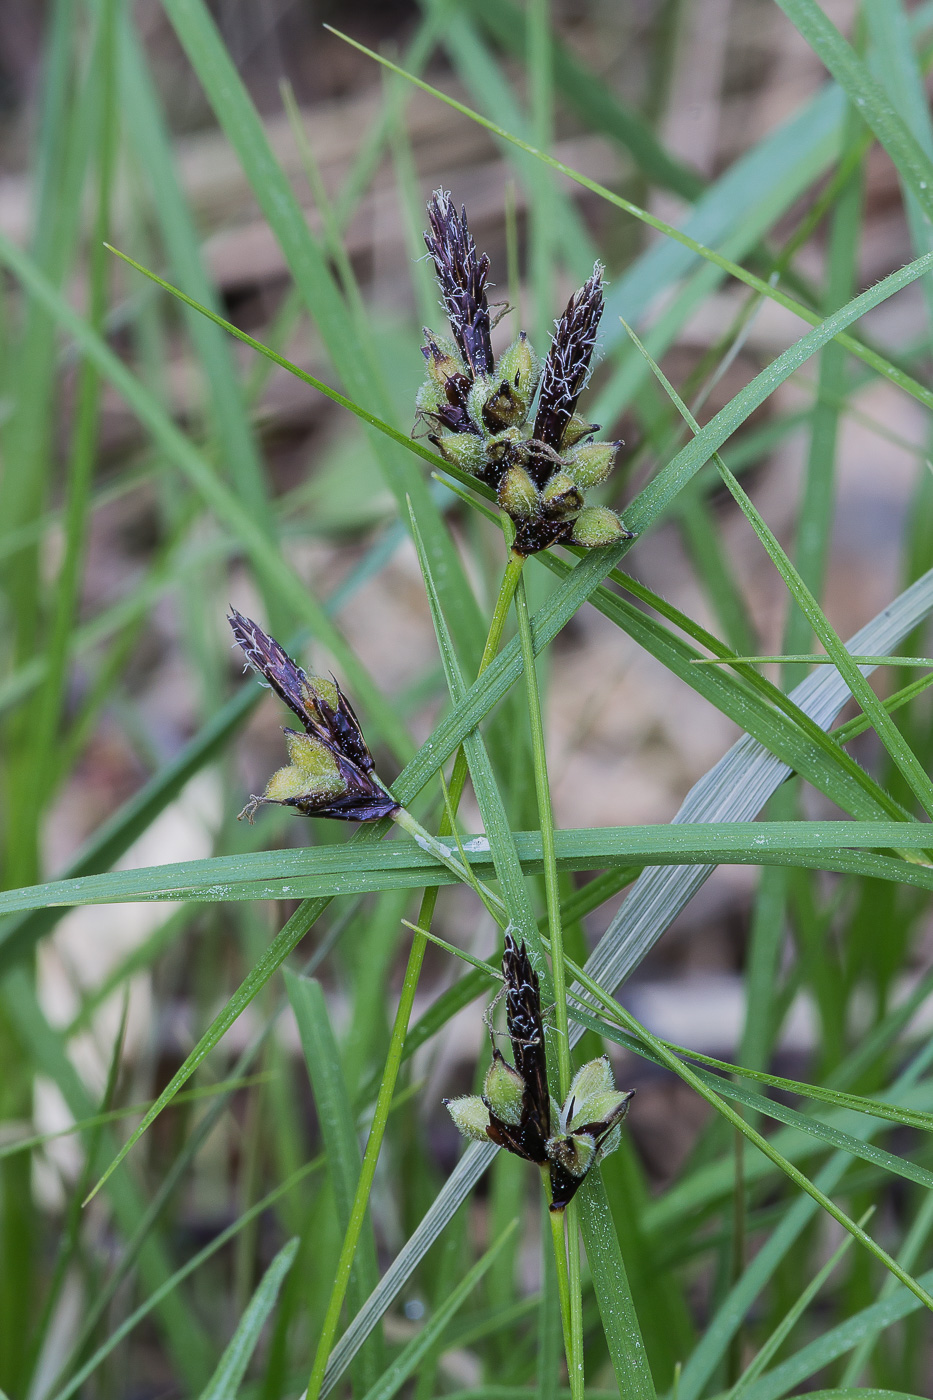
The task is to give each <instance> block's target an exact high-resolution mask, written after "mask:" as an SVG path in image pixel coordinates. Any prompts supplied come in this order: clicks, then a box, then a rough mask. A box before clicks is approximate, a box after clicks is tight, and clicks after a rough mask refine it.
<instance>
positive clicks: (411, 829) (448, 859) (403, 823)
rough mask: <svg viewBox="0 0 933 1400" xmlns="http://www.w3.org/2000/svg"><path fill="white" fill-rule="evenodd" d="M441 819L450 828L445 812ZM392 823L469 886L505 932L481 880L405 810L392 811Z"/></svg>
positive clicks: (497, 904)
mask: <svg viewBox="0 0 933 1400" xmlns="http://www.w3.org/2000/svg"><path fill="white" fill-rule="evenodd" d="M461 791H462V789H461ZM452 802H453V800H452V798H451V799H450V803H449V805H450V806H451V808H452ZM444 815H445V821H444V825H445V826H448V827H452V825H453V824H452V822H451V821H450V818H449V816H448V815H447V813H446V812H445V814H444ZM392 820H393V821H394V822H395V823H396V824H397V825H398V826H400V827H401V828H402V830H403V831H407V832H408V835H409V836H410V837H411V838H412V840H413V841H414V842H415V844H416V845H417V846H420V848H421V850H423V851H427V852H428V853H429V854H430V855H432V856H437V859H438V860H439V861H440V862H441V864H442V865H446V867H447V869H448V870H450V871H452V873H453V874H454V875H456V877H457V879H458V880H462V881H463V883H464V884H465V885H469V886H470V887H471V888H472V889H474V890H475V891H476V893H477V894H478V895H479V897H480V899H481V900H482V901H483V904H484V905H485V906H486V908H487V910H488V911H489V913H490V914H491V915H492V917H493V918H494V919H495V921H496V923H497V924H498V925H499V927H500V928H505V926H506V924H507V923H508V915H507V913H506V908H505V905H504V904H503V903H502V900H501V899H500V898H499V896H498V895H496V894H493V892H492V890H491V889H489V888H488V887H487V886H486V885H484V884H483V882H482V881H481V880H477V878H476V876H475V875H474V874H473V872H472V870H470V868H469V866H467V865H464V863H463V861H461V860H459V859H458V858H457V856H455V855H454V853H453V851H452V850H451V849H450V847H449V846H445V845H444V843H443V841H439V840H438V839H437V837H436V836H432V835H431V833H430V832H429V831H426V830H425V828H424V827H423V826H422V825H421V823H420V822H419V821H417V820H416V819H415V818H414V817H413V816H412V814H411V812H409V811H408V809H407V808H406V807H399V808H398V809H397V810H396V811H394V812H393V813H392ZM445 834H448V833H445Z"/></svg>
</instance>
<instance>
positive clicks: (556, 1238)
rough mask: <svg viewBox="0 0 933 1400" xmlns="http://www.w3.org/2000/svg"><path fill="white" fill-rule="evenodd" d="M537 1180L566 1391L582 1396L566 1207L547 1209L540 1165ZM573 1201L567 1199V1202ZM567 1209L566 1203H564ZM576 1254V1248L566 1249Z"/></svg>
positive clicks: (547, 1184)
mask: <svg viewBox="0 0 933 1400" xmlns="http://www.w3.org/2000/svg"><path fill="white" fill-rule="evenodd" d="M541 1180H542V1182H543V1184H544V1195H545V1198H546V1200H547V1203H548V1207H549V1209H548V1219H549V1220H550V1222H551V1239H552V1241H553V1243H554V1261H555V1263H556V1264H557V1296H558V1298H559V1299H560V1320H561V1327H562V1328H563V1333H564V1350H565V1352H566V1353H567V1374H568V1378H569V1380H570V1394H571V1395H572V1396H573V1397H574V1398H575V1400H576V1398H577V1397H580V1398H581V1400H582V1396H583V1312H582V1298H580V1290H579V1288H578V1289H577V1296H578V1298H580V1304H581V1306H580V1308H579V1309H578V1308H575V1307H574V1306H573V1290H572V1288H571V1284H570V1275H569V1273H568V1270H567V1240H566V1236H565V1234H564V1216H565V1214H566V1213H567V1212H566V1210H551V1209H550V1204H551V1176H550V1172H549V1170H548V1168H547V1167H542V1168H541ZM572 1204H573V1202H571V1205H572ZM568 1209H569V1207H568ZM571 1239H574V1240H575V1239H576V1234H575V1233H574V1234H572V1235H571ZM570 1252H571V1254H573V1253H574V1252H575V1253H576V1255H577V1260H578V1261H579V1258H580V1251H579V1250H576V1251H573V1250H571V1251H570ZM578 1312H579V1319H580V1335H579V1346H578V1345H577V1342H578V1337H577V1329H576V1322H577V1314H578Z"/></svg>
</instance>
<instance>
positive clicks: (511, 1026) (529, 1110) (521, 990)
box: [489, 933, 551, 1164]
mask: <svg viewBox="0 0 933 1400" xmlns="http://www.w3.org/2000/svg"><path fill="white" fill-rule="evenodd" d="M502 973H503V976H504V977H505V1012H506V1023H507V1025H508V1030H509V1038H510V1040H511V1042H512V1055H513V1058H514V1060H515V1068H516V1069H517V1070H518V1072H519V1074H520V1075H521V1076H522V1079H523V1080H524V1081H525V1090H524V1095H523V1098H522V1113H521V1121H520V1123H519V1124H518V1126H517V1127H513V1126H510V1125H509V1124H507V1123H503V1122H501V1121H500V1120H499V1119H497V1118H496V1116H495V1115H494V1114H492V1113H491V1114H490V1128H489V1136H490V1137H491V1138H492V1140H493V1142H498V1143H499V1145H500V1146H502V1147H508V1149H509V1150H510V1151H511V1152H515V1153H516V1154H517V1155H518V1156H520V1157H524V1158H526V1159H527V1160H528V1161H529V1162H537V1163H539V1164H541V1163H544V1162H546V1161H547V1153H546V1151H545V1143H546V1142H547V1140H548V1138H549V1136H550V1122H551V1099H550V1094H549V1093H548V1086H547V1060H546V1057H545V1053H544V1025H543V1023H542V1020H541V991H540V988H539V986H538V974H537V973H536V972H535V970H534V968H533V967H532V965H531V961H530V959H529V957H528V952H527V950H526V948H525V945H524V943H522V945H521V947H519V946H518V945H517V944H516V942H515V939H514V938H513V937H512V935H511V933H506V935H505V952H504V953H503V955H502Z"/></svg>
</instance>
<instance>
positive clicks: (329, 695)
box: [227, 608, 398, 822]
mask: <svg viewBox="0 0 933 1400" xmlns="http://www.w3.org/2000/svg"><path fill="white" fill-rule="evenodd" d="M227 621H228V622H229V623H230V627H231V629H232V631H233V635H234V637H235V639H236V642H237V645H238V646H239V647H240V648H241V650H242V652H243V655H244V656H245V657H246V660H247V662H248V663H249V665H250V666H252V668H253V670H254V671H257V672H258V674H259V675H260V676H261V677H262V678H263V681H264V682H265V683H266V685H268V686H269V687H270V688H271V689H272V690H274V691H275V693H276V695H278V697H279V699H280V700H282V701H284V703H285V704H286V705H287V706H288V708H289V709H290V710H291V711H292V713H293V714H294V715H297V717H298V719H299V720H300V722H301V725H302V728H303V729H304V731H305V733H306V734H308V735H310V736H311V737H312V738H313V739H314V740H316V741H317V743H318V745H319V746H323V749H326V750H327V752H328V753H329V754H330V756H331V757H330V759H328V763H330V764H332V768H333V770H335V771H336V773H337V774H338V775H339V783H338V786H339V787H340V788H341V789H342V791H335V790H334V788H335V780H334V778H333V776H332V775H331V776H330V778H329V781H328V782H327V784H326V787H327V790H326V792H325V791H324V790H323V787H322V788H317V787H316V786H315V785H314V783H313V782H312V781H311V779H310V777H309V780H308V784H307V786H302V785H300V786H298V787H297V788H296V790H295V791H294V792H291V793H290V794H289V795H288V796H287V797H282V796H277V797H271V796H266V795H264V796H263V797H253V798H251V799H250V802H249V803H248V804H247V806H246V808H244V812H243V813H241V815H245V816H247V817H248V818H249V820H252V815H253V813H254V812H255V810H256V808H257V807H258V806H259V805H260V803H262V802H270V801H274V802H278V803H279V804H280V805H282V806H288V807H294V808H295V809H296V810H297V811H299V812H301V813H302V814H303V815H304V816H309V817H334V818H336V819H337V820H339V821H360V822H363V821H375V820H377V819H378V818H379V817H385V816H389V815H390V814H391V813H392V812H394V811H397V810H398V803H397V802H395V801H394V799H393V798H392V797H390V796H389V795H388V794H387V793H386V792H385V791H384V790H383V789H382V788H381V787H380V786H379V784H378V783H377V782H376V781H375V780H374V778H373V776H372V774H373V770H374V768H375V764H374V763H373V758H372V754H371V753H370V752H369V749H368V748H367V745H366V740H365V739H364V738H363V733H362V730H361V729H360V725H359V721H358V720H357V718H356V715H355V714H354V713H353V708H352V706H351V705H350V702H349V700H348V699H347V697H346V696H345V695H344V693H343V691H342V690H341V689H340V687H339V685H338V684H337V682H336V681H327V680H323V679H322V678H320V677H317V676H309V675H308V674H307V672H306V671H303V670H302V669H301V667H300V666H296V665H295V663H294V661H292V659H291V657H290V656H289V655H288V654H287V652H286V651H285V650H284V648H283V647H282V646H281V645H280V644H279V643H278V642H277V641H276V640H275V638H274V637H270V636H269V635H268V633H266V632H264V631H263V630H262V628H261V627H260V626H259V624H258V623H257V622H254V621H253V620H252V618H249V617H244V616H243V614H242V613H240V612H237V610H236V609H235V608H231V610H230V614H229V616H228V618H227ZM294 732H295V731H294V730H288V729H287V730H286V731H285V733H286V736H288V735H290V734H294ZM304 742H305V743H306V742H307V741H304ZM317 752H318V753H320V752H321V749H320V748H319V749H318V750H317ZM288 771H289V772H292V771H296V770H294V769H289V770H288ZM267 793H268V788H267Z"/></svg>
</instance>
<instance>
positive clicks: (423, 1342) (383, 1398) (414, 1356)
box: [365, 1220, 518, 1400]
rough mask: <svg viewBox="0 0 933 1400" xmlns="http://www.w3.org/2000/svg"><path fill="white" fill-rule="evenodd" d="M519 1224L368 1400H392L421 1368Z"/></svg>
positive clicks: (399, 1358)
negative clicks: (423, 1361) (419, 1367)
mask: <svg viewBox="0 0 933 1400" xmlns="http://www.w3.org/2000/svg"><path fill="white" fill-rule="evenodd" d="M517 1228H518V1221H517V1220H513V1221H512V1223H511V1225H509V1226H508V1227H507V1229H505V1230H504V1231H503V1232H502V1234H501V1235H500V1236H499V1238H498V1239H497V1240H496V1242H495V1244H493V1245H492V1246H491V1247H490V1248H489V1249H487V1251H486V1253H485V1254H484V1255H483V1257H482V1258H481V1259H479V1260H478V1261H477V1262H476V1263H475V1264H474V1265H473V1267H472V1269H470V1271H469V1272H468V1273H467V1274H466V1275H465V1276H464V1278H463V1279H462V1280H461V1282H460V1283H458V1284H457V1287H456V1288H455V1289H454V1290H453V1291H452V1292H451V1294H450V1296H449V1297H448V1298H447V1299H446V1300H445V1301H444V1302H443V1303H442V1304H441V1306H440V1307H439V1308H438V1309H437V1311H436V1312H435V1313H434V1315H433V1316H432V1317H431V1318H430V1319H429V1321H428V1322H427V1323H426V1324H425V1325H424V1327H423V1328H422V1329H421V1331H420V1332H419V1333H418V1335H417V1337H413V1338H412V1340H411V1341H410V1342H409V1343H408V1345H407V1346H406V1347H404V1348H403V1349H402V1352H401V1354H400V1355H399V1356H397V1357H396V1359H395V1361H393V1362H392V1364H391V1366H390V1367H389V1368H388V1370H387V1371H386V1372H385V1374H384V1375H383V1376H382V1378H381V1380H379V1381H378V1382H377V1384H376V1385H374V1386H373V1388H372V1390H370V1391H368V1392H367V1394H366V1396H365V1400H391V1398H392V1396H393V1395H395V1394H397V1392H398V1391H399V1390H400V1389H401V1387H402V1386H403V1385H404V1384H405V1382H406V1381H407V1379H408V1377H409V1376H410V1375H412V1374H413V1373H414V1371H415V1370H416V1369H417V1368H418V1366H419V1365H420V1363H421V1361H422V1359H423V1358H424V1357H425V1356H426V1355H427V1353H428V1352H429V1351H430V1350H431V1348H432V1347H433V1346H435V1344H436V1343H437V1342H438V1341H439V1340H440V1338H441V1337H442V1336H443V1333H444V1328H445V1327H446V1326H447V1324H448V1323H449V1322H450V1320H451V1319H452V1318H453V1317H454V1316H455V1314H456V1313H457V1312H458V1311H459V1309H460V1308H461V1307H462V1306H463V1304H464V1303H465V1302H466V1300H467V1298H468V1297H469V1296H470V1294H471V1293H472V1291H473V1289H474V1288H475V1287H476V1285H477V1284H478V1283H479V1281H480V1279H481V1278H482V1277H483V1275H484V1274H485V1273H487V1271H488V1270H489V1269H490V1268H492V1266H493V1264H494V1263H495V1262H496V1259H497V1257H498V1255H499V1254H500V1253H501V1252H502V1250H503V1248H504V1247H505V1245H506V1244H507V1243H508V1242H509V1240H510V1239H511V1237H512V1235H513V1234H514V1233H515V1230H516V1229H517Z"/></svg>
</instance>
